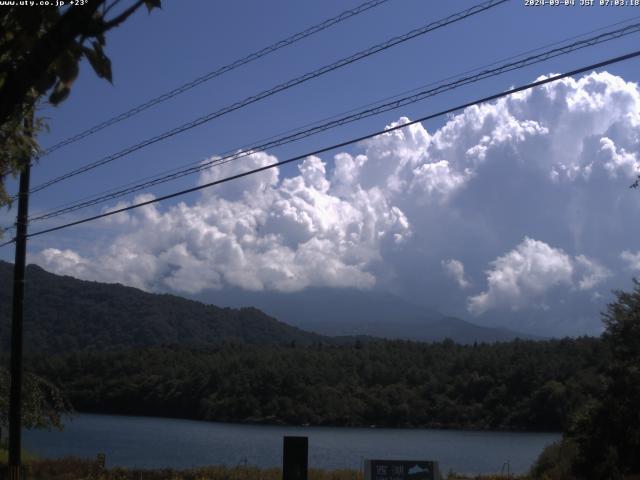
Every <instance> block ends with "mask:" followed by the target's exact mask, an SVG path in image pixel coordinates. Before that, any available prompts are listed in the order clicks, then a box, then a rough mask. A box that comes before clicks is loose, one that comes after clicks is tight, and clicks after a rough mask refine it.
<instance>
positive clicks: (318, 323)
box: [195, 288, 537, 343]
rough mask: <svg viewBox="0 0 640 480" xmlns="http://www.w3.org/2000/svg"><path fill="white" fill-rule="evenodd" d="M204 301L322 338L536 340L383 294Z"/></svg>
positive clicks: (329, 292) (319, 291) (229, 296)
mask: <svg viewBox="0 0 640 480" xmlns="http://www.w3.org/2000/svg"><path fill="white" fill-rule="evenodd" d="M195 298H197V299H198V300H200V301H202V302H205V303H212V304H217V305H225V306H229V307H236V308H238V307H242V306H246V305H253V306H255V307H257V308H259V309H261V310H263V311H264V312H266V313H268V314H269V315H273V316H274V317H276V318H278V319H280V320H282V321H283V322H286V323H287V324H289V325H295V326H296V327H299V328H302V329H304V330H310V331H313V332H317V333H320V334H323V335H371V336H374V337H383V338H389V339H404V340H415V341H423V342H434V341H440V340H444V339H445V338H451V339H452V340H454V341H456V342H458V343H473V342H476V341H477V342H499V341H509V340H513V339H515V338H521V339H532V340H533V339H537V338H536V337H533V336H531V335H527V334H524V333H519V332H515V331H512V330H508V329H506V328H490V327H483V326H480V325H476V324H474V323H471V322H467V321H465V320H461V319H460V318H456V317H450V316H445V315H443V314H442V313H440V312H438V311H436V310H434V309H430V308H426V307H421V306H419V305H415V304H412V303H411V302H407V301H406V300H403V299H402V298H400V297H398V296H395V295H392V294H390V293H385V292H371V291H361V290H356V289H348V288H346V289H345V288H342V289H331V288H309V289H305V290H302V291H300V292H293V293H276V292H247V291H242V290H225V291H224V292H219V291H207V292H204V293H202V294H200V295H198V296H197V297H195Z"/></svg>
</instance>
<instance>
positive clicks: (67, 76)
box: [56, 52, 78, 87]
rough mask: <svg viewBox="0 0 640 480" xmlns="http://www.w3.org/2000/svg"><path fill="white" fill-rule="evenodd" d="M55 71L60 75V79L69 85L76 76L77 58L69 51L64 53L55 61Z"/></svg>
mask: <svg viewBox="0 0 640 480" xmlns="http://www.w3.org/2000/svg"><path fill="white" fill-rule="evenodd" d="M56 71H57V73H58V76H59V77H60V81H61V82H63V83H64V84H66V85H67V86H69V87H70V86H71V84H72V83H73V81H74V80H75V79H76V78H77V77H78V60H77V59H76V58H75V57H74V56H73V54H71V53H69V52H67V53H64V54H63V55H61V56H60V58H59V59H58V61H57V62H56Z"/></svg>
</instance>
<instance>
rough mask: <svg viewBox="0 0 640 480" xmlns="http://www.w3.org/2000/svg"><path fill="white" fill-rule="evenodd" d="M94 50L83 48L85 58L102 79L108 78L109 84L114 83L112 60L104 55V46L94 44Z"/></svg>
mask: <svg viewBox="0 0 640 480" xmlns="http://www.w3.org/2000/svg"><path fill="white" fill-rule="evenodd" d="M92 45H93V49H91V48H88V47H83V48H82V51H83V53H84V56H85V57H87V60H89V63H90V64H91V67H92V68H93V70H94V71H95V72H96V74H97V75H98V76H99V77H100V78H106V79H107V80H109V82H111V83H113V78H112V75H111V60H109V57H107V56H106V55H105V54H104V50H102V46H101V45H100V44H99V43H98V42H92Z"/></svg>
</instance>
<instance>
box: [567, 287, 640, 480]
mask: <svg viewBox="0 0 640 480" xmlns="http://www.w3.org/2000/svg"><path fill="white" fill-rule="evenodd" d="M616 296H617V301H616V302H614V303H611V304H610V305H609V306H608V309H607V311H606V312H605V313H604V319H603V320H604V324H605V332H604V334H603V342H604V344H605V346H606V348H607V350H608V351H609V352H610V361H609V362H608V364H607V369H606V372H605V378H606V384H605V389H604V391H603V394H602V395H601V396H598V397H597V398H596V400H595V401H592V402H588V403H587V404H586V405H585V406H584V408H583V409H582V410H581V411H580V412H579V413H578V415H577V416H576V417H575V421H574V422H573V424H571V425H570V428H569V429H568V431H567V433H566V437H567V438H568V439H569V440H571V441H573V442H575V443H576V445H577V455H576V458H575V461H574V472H575V473H576V475H577V476H578V477H579V478H587V479H594V480H595V479H598V480H600V479H611V480H616V479H622V478H623V477H628V476H631V475H634V476H640V454H639V452H640V282H638V281H634V289H633V291H632V292H616Z"/></svg>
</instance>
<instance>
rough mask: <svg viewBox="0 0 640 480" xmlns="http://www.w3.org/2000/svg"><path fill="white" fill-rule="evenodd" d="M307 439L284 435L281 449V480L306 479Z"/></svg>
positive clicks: (307, 461) (307, 460)
mask: <svg viewBox="0 0 640 480" xmlns="http://www.w3.org/2000/svg"><path fill="white" fill-rule="evenodd" d="M308 465H309V439H308V438H307V437H284V443H283V449H282V480H307V476H308Z"/></svg>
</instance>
